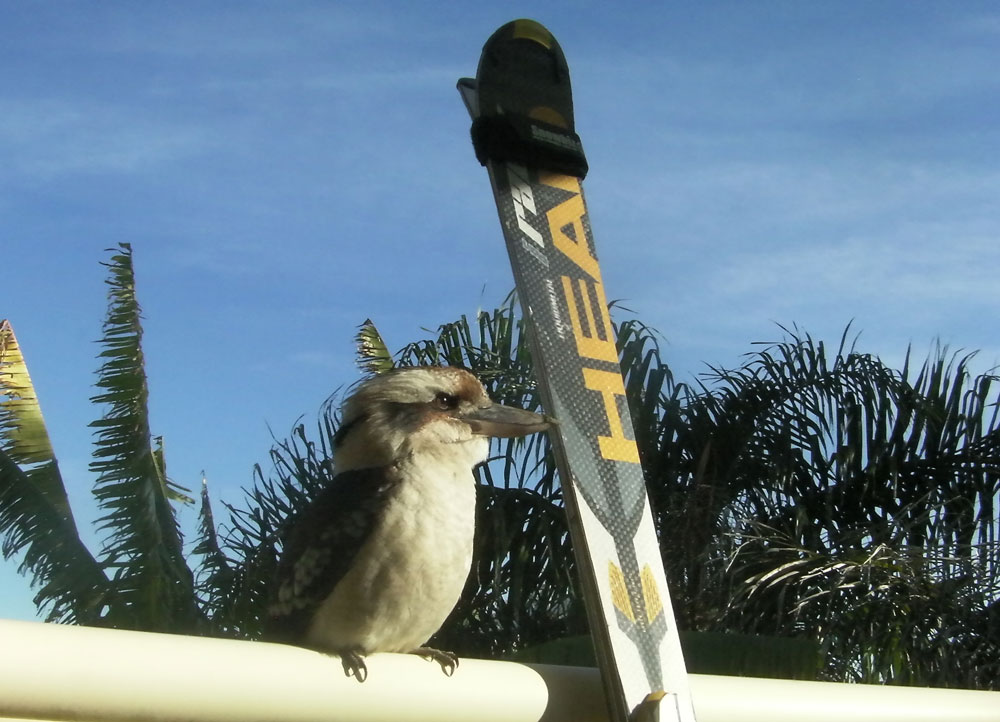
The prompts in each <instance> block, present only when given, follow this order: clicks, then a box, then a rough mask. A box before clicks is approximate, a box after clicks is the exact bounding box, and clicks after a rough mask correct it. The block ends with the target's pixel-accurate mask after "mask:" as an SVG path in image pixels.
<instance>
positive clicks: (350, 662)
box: [340, 649, 368, 682]
mask: <svg viewBox="0 0 1000 722" xmlns="http://www.w3.org/2000/svg"><path fill="white" fill-rule="evenodd" d="M340 663H341V664H343V665H344V674H346V675H347V676H348V677H354V679H356V680H358V681H359V682H364V681H365V680H366V679H368V665H366V664H365V658H364V657H363V656H361V655H360V654H359V653H358V652H357V651H356V650H353V649H347V650H344V651H343V652H341V653H340Z"/></svg>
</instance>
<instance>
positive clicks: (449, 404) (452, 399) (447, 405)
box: [434, 391, 458, 411]
mask: <svg viewBox="0 0 1000 722" xmlns="http://www.w3.org/2000/svg"><path fill="white" fill-rule="evenodd" d="M434 405H435V406H437V407H438V408H439V409H441V410H442V411H451V410H452V409H454V408H457V407H458V397H457V396H452V395H451V394H446V393H445V392H444V391H439V392H438V394H437V395H436V396H435V397H434Z"/></svg>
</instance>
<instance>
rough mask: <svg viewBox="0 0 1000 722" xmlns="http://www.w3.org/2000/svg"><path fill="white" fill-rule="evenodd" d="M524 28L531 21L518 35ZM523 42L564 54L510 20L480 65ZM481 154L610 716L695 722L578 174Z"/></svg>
mask: <svg viewBox="0 0 1000 722" xmlns="http://www.w3.org/2000/svg"><path fill="white" fill-rule="evenodd" d="M516 23H531V26H530V27H529V28H528V30H527V31H525V30H524V29H523V28H522V29H521V31H520V32H519V33H518V31H517V29H516V28H515V27H514V26H515V25H516ZM508 28H510V30H509V31H508V32H507V34H506V35H504V32H505V30H507V29H508ZM515 36H516V37H519V38H522V39H523V38H525V37H528V38H533V39H537V38H539V37H541V38H542V40H538V42H543V41H546V42H549V43H550V47H554V48H555V51H556V52H558V53H559V56H560V57H561V51H560V50H558V44H557V43H556V42H555V39H554V38H552V37H551V35H550V34H549V33H548V31H546V30H545V29H544V28H542V27H541V26H540V25H538V24H537V23H533V21H515V23H509V24H508V25H505V26H504V27H503V28H501V29H500V30H498V31H497V33H495V34H494V36H493V37H491V38H490V41H489V42H488V43H487V45H486V46H485V47H484V51H483V53H484V60H483V62H486V61H485V58H486V55H487V53H489V52H491V50H496V47H495V44H496V43H504V42H510V38H511V37H515ZM546 36H547V38H546ZM491 44H493V47H491ZM501 50H505V51H507V52H510V48H501ZM482 72H483V65H482V63H481V64H480V74H481V73H482ZM526 80H527V81H528V82H530V79H526ZM565 83H567V84H568V77H567V78H566V79H565ZM476 87H477V86H476V84H475V83H473V82H472V81H469V80H462V81H460V82H459V88H460V90H461V91H462V95H463V99H464V100H465V103H466V106H467V108H468V109H469V112H470V114H471V115H472V116H473V119H474V120H475V118H476V117H477V116H478V115H479V112H480V110H481V109H480V104H481V103H482V98H480V97H477V91H476ZM565 91H566V93H567V94H568V88H566V89H565ZM532 92H535V93H537V88H535V90H533V91H532ZM497 110H498V112H503V109H497ZM541 110H543V111H544V110H546V109H544V108H542V109H541ZM569 112H570V113H571V112H572V110H571V109H570V111H569ZM532 115H536V116H538V117H546V118H552V117H554V116H553V115H552V114H550V113H545V112H542V113H532ZM556 115H558V114H556ZM532 132H534V131H532ZM484 160H485V164H486V167H487V169H488V171H489V175H490V181H491V184H492V187H493V193H494V197H495V199H496V204H497V210H498V212H499V216H500V222H501V225H502V227H503V234H504V238H505V240H506V243H507V249H508V252H509V255H510V261H511V266H512V268H513V271H514V278H515V282H516V284H517V293H518V298H519V300H520V303H521V307H522V310H523V312H524V314H525V316H526V317H527V318H528V320H529V323H530V326H531V339H532V353H533V358H534V361H535V370H536V373H537V374H538V381H539V387H540V392H541V395H542V399H543V403H544V405H545V409H546V411H547V412H548V413H550V414H552V415H554V416H555V417H556V418H557V419H558V420H559V422H560V424H559V426H558V427H557V428H556V429H553V430H551V431H550V432H549V433H550V434H551V436H552V439H553V445H554V447H555V452H556V458H557V464H558V467H559V470H560V475H561V478H562V480H563V486H564V491H565V497H566V503H567V512H568V514H569V522H570V523H569V527H570V532H571V534H572V541H573V546H574V549H575V553H576V557H577V561H578V564H579V567H580V572H581V579H582V581H583V584H584V593H585V599H586V602H587V606H588V618H589V620H590V626H591V632H592V634H593V636H594V642H595V647H596V650H597V654H598V659H599V663H600V665H601V671H602V678H603V680H604V687H605V693H606V695H607V697H608V703H609V710H610V712H611V715H612V719H615V720H618V721H619V722H623V721H624V720H627V719H629V718H630V717H631V718H633V719H635V718H638V717H647V718H650V719H655V718H656V717H659V718H660V719H663V720H677V721H678V722H694V710H693V706H692V703H691V697H690V692H689V687H688V680H687V672H686V669H685V665H684V659H683V656H682V653H681V648H680V640H679V638H678V634H677V628H676V625H675V623H674V617H673V610H672V607H671V603H670V596H669V592H668V589H667V583H666V578H665V575H664V570H663V563H662V560H661V558H660V550H659V545H658V543H657V539H656V531H655V529H654V526H653V520H652V515H651V513H650V508H649V501H648V498H647V496H646V489H645V483H644V478H643V473H642V468H641V466H640V463H639V452H638V447H637V445H636V443H635V440H634V438H635V437H634V434H633V429H632V423H631V419H630V417H629V412H628V408H627V405H626V399H625V388H624V383H623V380H622V375H621V368H620V366H619V363H618V352H617V348H616V344H615V335H614V331H613V328H612V324H611V319H610V317H609V315H608V304H607V293H606V291H605V288H604V283H603V281H602V277H601V269H600V265H599V263H598V259H597V253H596V250H595V246H594V237H593V233H592V231H591V226H590V218H589V216H588V213H587V206H586V202H585V199H584V194H583V188H582V186H581V182H580V179H579V178H577V177H575V176H573V175H565V174H563V173H558V172H551V171H549V170H546V169H544V168H543V167H538V166H531V165H526V164H524V163H518V162H514V161H510V160H496V159H494V158H486V159H484ZM568 481H569V482H571V483H567V482H568ZM658 700H659V702H658V703H657V701H658Z"/></svg>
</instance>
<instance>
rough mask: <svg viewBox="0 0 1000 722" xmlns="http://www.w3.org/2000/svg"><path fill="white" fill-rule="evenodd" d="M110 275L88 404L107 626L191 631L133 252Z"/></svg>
mask: <svg viewBox="0 0 1000 722" xmlns="http://www.w3.org/2000/svg"><path fill="white" fill-rule="evenodd" d="M104 265H105V266H106V267H107V268H108V271H109V278H108V280H107V284H108V287H109V304H108V315H107V319H106V321H105V323H104V334H103V338H102V340H101V345H102V346H103V350H102V351H101V353H100V354H99V358H100V359H101V360H102V365H101V367H100V369H99V371H98V381H97V387H98V389H99V390H100V391H99V393H98V394H97V395H95V396H94V397H93V398H92V399H91V400H92V401H94V402H95V403H98V404H105V405H106V406H107V411H106V413H105V414H104V416H103V417H102V418H100V419H98V420H97V421H94V422H93V423H92V424H91V426H92V427H93V428H94V429H96V431H95V442H94V445H95V450H94V461H93V462H91V464H90V468H91V470H92V471H94V472H96V473H97V474H98V479H97V481H96V482H95V485H94V495H95V497H96V498H97V502H98V506H99V508H100V509H101V511H102V512H103V515H102V516H101V517H100V518H99V519H98V520H97V523H98V528H99V529H100V530H102V531H104V532H105V533H106V538H105V542H104V546H103V548H102V556H101V561H102V563H103V564H104V565H105V566H106V567H107V568H109V569H111V570H113V571H114V575H113V582H112V583H113V586H114V591H115V597H116V600H117V602H118V603H117V604H115V605H114V606H113V607H112V608H111V610H110V612H109V618H108V620H107V621H108V623H109V624H111V625H113V626H120V627H130V628H141V629H146V630H169V631H175V632H176V631H183V630H185V629H187V630H190V629H193V628H195V626H196V624H197V617H198V615H197V611H196V607H195V603H194V599H195V596H194V581H193V577H192V574H191V571H190V569H189V568H188V566H187V564H186V562H185V560H184V556H183V552H182V545H181V535H180V530H179V528H178V524H177V519H176V517H175V514H174V509H173V507H172V506H171V503H170V502H171V497H173V496H175V492H177V491H179V489H178V488H177V487H175V486H174V485H172V484H171V482H169V481H168V480H167V478H166V475H165V470H164V467H163V463H162V453H161V452H162V449H161V447H160V446H159V445H158V444H155V443H154V440H153V438H152V435H151V433H150V427H149V416H148V398H149V391H148V388H147V384H146V374H145V369H144V358H143V354H142V326H141V321H140V308H139V304H138V301H137V300H136V296H135V275H134V272H133V266H132V249H131V247H130V246H129V245H128V244H122V245H121V246H120V247H119V249H118V250H117V252H115V253H114V255H113V256H112V257H111V261H110V262H109V263H106V264H104Z"/></svg>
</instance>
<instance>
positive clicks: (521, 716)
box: [0, 620, 1000, 722]
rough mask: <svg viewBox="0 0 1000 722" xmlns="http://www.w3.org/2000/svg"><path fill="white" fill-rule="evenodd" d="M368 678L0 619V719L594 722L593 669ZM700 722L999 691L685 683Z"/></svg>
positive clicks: (902, 704) (853, 715)
mask: <svg viewBox="0 0 1000 722" xmlns="http://www.w3.org/2000/svg"><path fill="white" fill-rule="evenodd" d="M368 668H369V675H368V680H367V681H366V682H364V683H363V684H359V683H358V682H357V681H355V680H354V679H352V678H348V677H345V676H344V672H343V669H342V667H341V665H340V661H339V660H337V659H335V658H331V657H327V656H325V655H322V654H318V653H315V652H311V651H309V650H305V649H299V648H297V647H289V646H285V645H278V644H264V643H259V642H240V641H232V640H221V639H205V638H200V637H185V636H180V635H169V634H150V633H146V632H124V631H119V630H106V629H95V628H89V627H70V626H61V625H54V624H41V623H38V622H15V621H8V620H0V720H3V721H4V722H6V720H14V719H31V720H84V721H89V720H93V721H95V722H96V721H97V720H101V721H102V722H104V721H114V720H129V721H130V722H140V721H146V720H185V721H190V722H199V721H204V722H235V721H237V720H238V721H239V722H257V721H260V722H265V721H266V722H284V721H286V720H287V721H288V722H321V721H322V722H340V721H342V720H343V721H345V722H346V721H347V720H350V721H351V722H373V721H375V720H392V722H411V721H412V722H431V721H432V720H433V721H434V722H449V721H450V720H456V721H461V722H480V721H481V722H529V721H530V722H536V721H538V720H544V721H545V722H562V721H564V720H565V721H566V722H569V721H571V720H572V722H590V721H595V722H596V721H597V720H605V719H606V716H605V709H604V699H603V696H602V693H601V684H600V679H599V677H598V672H597V670H595V669H588V668H582V667H555V666H547V665H525V664H514V663H511V662H489V661H483V660H475V659H463V660H462V662H461V664H460V665H459V667H458V669H457V671H456V672H455V674H454V675H453V676H452V677H446V676H445V675H444V674H442V672H441V669H440V667H439V666H438V665H437V664H436V663H433V662H427V661H425V660H422V659H420V658H418V657H414V656H412V655H405V654H377V655H372V656H371V657H369V658H368ZM691 690H692V696H693V698H694V705H695V710H696V713H697V717H698V722H781V721H782V720H788V721H792V720H795V721H798V720H808V721H809V722H827V721H829V722H834V721H836V722H845V721H846V722H864V721H865V720H879V722H893V721H895V720H898V721H899V722H903V721H905V722H921V721H923V720H927V722H930V721H931V720H933V721H934V722H942V721H943V720H946V721H947V722H980V721H982V722H986V721H989V722H1000V692H975V691H965V690H949V689H926V688H913V687H879V686H874V685H853V684H831V683H825V682H791V681H785V680H774V679H758V678H751V677H717V676H708V675H697V674H696V675H691Z"/></svg>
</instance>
